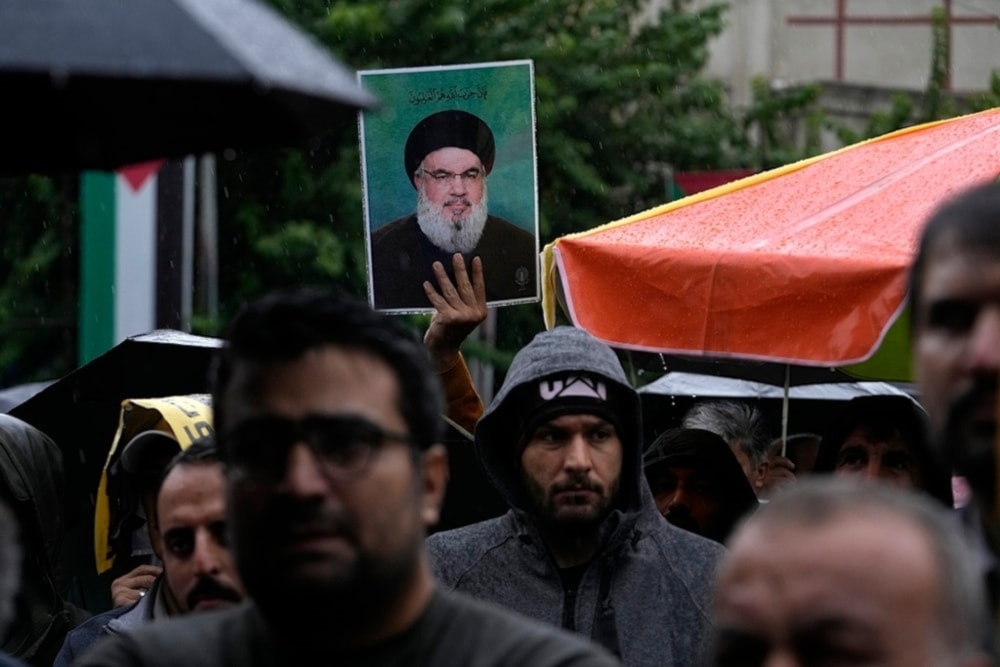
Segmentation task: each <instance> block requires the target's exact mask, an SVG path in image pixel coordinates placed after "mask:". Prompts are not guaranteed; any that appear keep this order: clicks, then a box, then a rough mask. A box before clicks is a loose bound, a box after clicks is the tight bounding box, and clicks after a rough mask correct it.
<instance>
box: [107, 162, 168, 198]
mask: <svg viewBox="0 0 1000 667" xmlns="http://www.w3.org/2000/svg"><path fill="white" fill-rule="evenodd" d="M164 162H166V160H151V161H149V162H140V163H138V164H130V165H129V166H127V167H122V168H121V169H119V170H118V173H119V174H121V175H122V176H123V177H124V178H125V180H126V181H128V184H129V187H131V188H132V192H138V191H139V189H140V188H141V187H142V186H143V184H144V183H145V182H146V181H147V180H148V179H149V177H150V176H152V175H153V174H155V173H156V172H157V171H159V170H160V167H161V166H163V163H164Z"/></svg>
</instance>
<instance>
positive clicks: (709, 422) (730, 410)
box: [682, 401, 771, 467]
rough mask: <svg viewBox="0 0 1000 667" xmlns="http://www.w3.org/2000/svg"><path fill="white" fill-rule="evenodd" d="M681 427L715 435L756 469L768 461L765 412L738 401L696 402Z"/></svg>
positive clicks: (769, 439)
mask: <svg viewBox="0 0 1000 667" xmlns="http://www.w3.org/2000/svg"><path fill="white" fill-rule="evenodd" d="M682 426H683V427H684V428H700V429H704V430H706V431H711V432H712V433H715V434H716V435H718V436H719V437H721V438H722V439H723V440H725V441H726V443H728V444H729V446H730V447H734V446H737V445H738V446H739V448H740V449H741V450H742V451H743V453H744V454H746V457H747V458H748V459H750V462H751V463H752V464H753V465H754V466H755V467H756V466H759V465H760V464H761V463H763V462H764V461H766V460H767V459H768V450H769V449H770V448H771V434H770V432H769V431H768V428H767V424H766V423H765V421H764V413H762V412H761V411H760V410H758V409H757V408H756V407H755V406H753V405H751V404H749V403H743V402H740V401H705V402H702V403H696V404H695V405H694V406H693V407H692V408H691V409H690V410H688V411H687V414H686V415H684V422H683V424H682Z"/></svg>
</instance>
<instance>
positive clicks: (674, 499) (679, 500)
mask: <svg viewBox="0 0 1000 667" xmlns="http://www.w3.org/2000/svg"><path fill="white" fill-rule="evenodd" d="M687 505H688V499H687V489H685V488H684V485H683V484H678V485H677V488H676V489H674V492H673V493H672V494H671V495H670V502H669V503H668V504H667V507H668V508H670V509H673V508H675V507H687Z"/></svg>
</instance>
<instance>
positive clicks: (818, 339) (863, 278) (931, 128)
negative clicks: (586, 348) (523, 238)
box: [542, 109, 1000, 366]
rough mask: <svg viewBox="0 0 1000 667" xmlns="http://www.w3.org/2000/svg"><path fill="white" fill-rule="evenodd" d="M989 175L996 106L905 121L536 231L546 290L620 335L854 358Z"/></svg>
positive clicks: (654, 343)
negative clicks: (580, 226)
mask: <svg viewBox="0 0 1000 667" xmlns="http://www.w3.org/2000/svg"><path fill="white" fill-rule="evenodd" d="M998 173H1000V109H992V110H989V111H985V112H981V113H978V114H971V115H968V116H963V117H960V118H956V119H950V120H946V121H938V122H935V123H928V124H926V125H920V126H917V127H912V128H907V129H905V130H900V131H898V132H894V133H892V134H888V135H885V136H883V137H879V138H876V139H871V140H868V141H865V142H862V143H859V144H855V145H852V146H848V147H846V148H843V149H840V150H838V151H835V152H832V153H827V154H824V155H821V156H818V157H815V158H811V159H809V160H804V161H802V162H798V163H795V164H792V165H788V166H785V167H781V168H779V169H774V170H772V171H768V172H764V173H760V174H756V175H754V176H751V177H749V178H745V179H742V180H739V181H735V182H733V183H728V184H726V185H723V186H720V187H717V188H714V189H712V190H708V191H706V192H703V193H699V194H697V195H694V196H692V197H687V198H685V199H681V200H679V201H676V202H672V203H670V204H667V205H664V206H660V207H657V208H654V209H651V210H649V211H645V212H643V213H639V214H636V215H633V216H631V217H629V218H625V219H623V220H619V221H616V222H612V223H609V224H606V225H603V226H601V227H597V228H595V229H592V230H589V231H586V232H581V233H578V234H572V235H567V236H564V237H561V238H559V239H556V240H555V241H554V242H552V243H550V244H548V245H547V246H546V247H545V248H544V250H543V252H542V263H543V275H544V281H543V309H544V312H545V318H546V324H547V325H548V326H550V327H551V326H552V325H553V323H554V321H555V308H556V303H557V297H558V301H559V302H561V303H562V305H563V308H564V310H565V311H566V312H567V314H568V316H569V317H570V319H571V320H572V321H573V323H574V324H576V325H577V326H579V327H582V328H584V329H586V330H587V331H589V332H590V333H591V334H593V335H594V336H596V337H597V338H600V339H602V340H604V341H606V342H607V343H609V344H611V345H614V346H616V347H621V348H626V349H634V350H642V351H649V352H661V353H668V354H694V355H707V356H714V357H738V358H746V359H763V360H772V361H781V362H791V363H802V364H810V365H821V366H840V365H843V364H849V363H856V362H859V361H862V360H864V359H866V358H868V357H869V356H871V354H872V353H873V352H874V351H875V350H876V349H877V347H878V345H879V343H880V341H881V339H882V337H883V336H884V335H885V332H886V331H887V330H888V328H889V326H890V325H891V324H892V322H893V320H894V319H895V318H896V316H897V315H898V314H899V312H900V310H901V309H902V306H903V302H904V298H905V294H906V278H907V270H908V266H909V263H910V261H911V258H912V255H913V252H914V249H915V247H916V243H917V240H918V238H919V234H920V230H921V228H922V226H923V223H924V222H925V220H926V219H927V217H928V216H929V215H930V214H931V213H932V212H933V210H934V209H935V208H936V207H937V206H938V205H939V204H940V203H941V202H942V201H944V200H945V199H947V198H949V197H950V196H952V195H954V194H956V193H957V192H958V191H960V190H961V189H963V188H965V187H967V186H970V185H972V184H975V183H979V182H982V181H985V180H989V179H992V178H996V176H997V174H998Z"/></svg>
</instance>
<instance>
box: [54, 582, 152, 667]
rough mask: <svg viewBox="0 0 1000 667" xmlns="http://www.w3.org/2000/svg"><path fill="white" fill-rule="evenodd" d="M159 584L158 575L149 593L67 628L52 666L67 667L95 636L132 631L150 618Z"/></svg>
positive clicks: (96, 637) (87, 646)
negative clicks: (74, 626)
mask: <svg viewBox="0 0 1000 667" xmlns="http://www.w3.org/2000/svg"><path fill="white" fill-rule="evenodd" d="M162 585H163V578H162V577H158V578H157V579H156V582H155V583H154V584H153V587H152V588H150V589H149V591H148V593H147V594H146V595H144V596H142V597H141V598H139V599H138V600H136V601H135V602H133V603H132V604H130V605H126V606H124V607H118V608H117V609H110V610H108V611H106V612H104V613H102V614H97V615H96V616H92V617H91V618H89V619H87V620H86V621H85V622H84V623H82V624H80V625H79V626H77V627H76V628H73V629H72V630H70V631H69V634H67V635H66V641H65V642H63V646H62V649H61V650H60V651H59V655H57V656H56V659H55V662H54V663H53V664H52V667H70V665H72V664H73V662H74V661H75V660H76V659H77V658H79V657H80V656H81V655H83V654H84V653H85V652H86V651H87V649H89V648H90V647H91V645H92V644H93V643H94V642H96V641H97V640H98V639H100V638H102V637H107V636H109V635H115V634H118V633H120V632H128V631H131V630H134V629H136V628H138V627H139V626H141V625H142V624H144V623H148V622H149V621H151V620H153V607H154V604H155V601H156V597H157V596H158V595H159V594H160V587H161V586H162Z"/></svg>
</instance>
